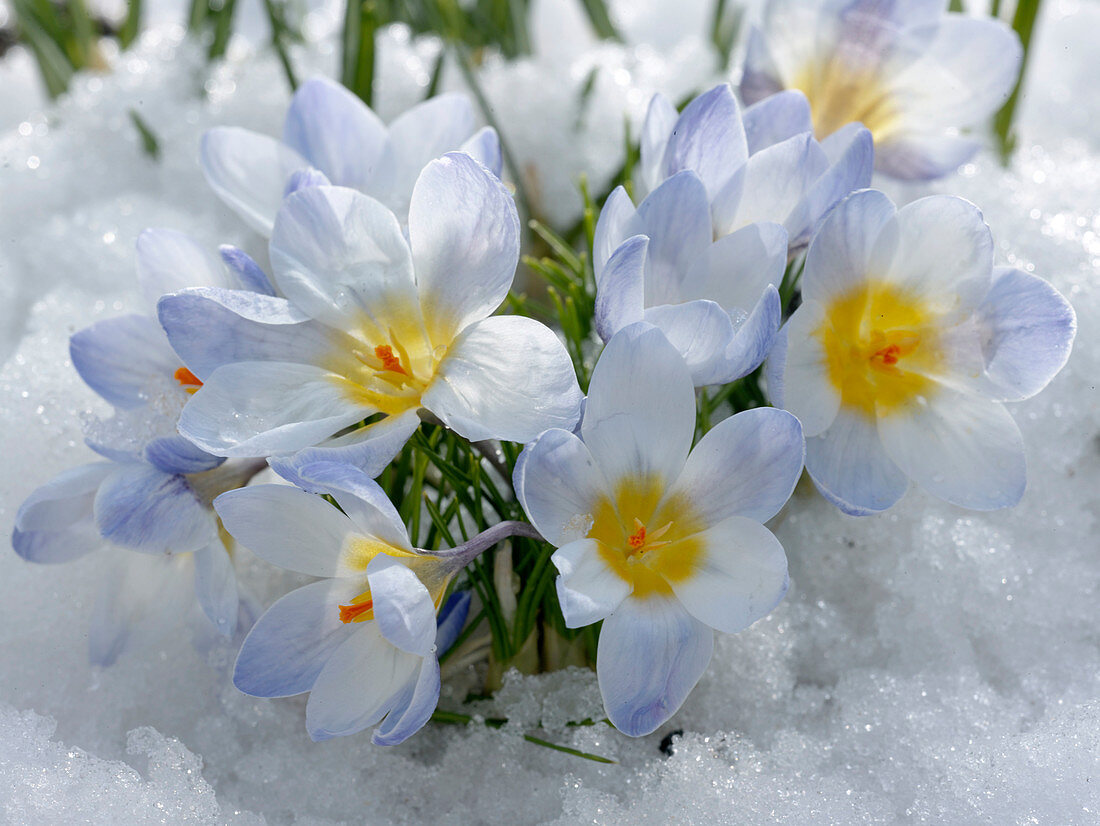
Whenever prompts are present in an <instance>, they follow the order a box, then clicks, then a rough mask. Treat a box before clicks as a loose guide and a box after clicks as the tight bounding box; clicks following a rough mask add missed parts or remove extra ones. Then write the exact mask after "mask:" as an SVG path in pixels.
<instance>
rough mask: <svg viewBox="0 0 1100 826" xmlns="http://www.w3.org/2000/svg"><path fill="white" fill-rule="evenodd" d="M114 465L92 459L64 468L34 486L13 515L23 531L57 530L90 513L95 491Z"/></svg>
mask: <svg viewBox="0 0 1100 826" xmlns="http://www.w3.org/2000/svg"><path fill="white" fill-rule="evenodd" d="M116 467H117V465H115V464H113V463H111V462H92V463H91V464H87V465H81V466H80V467H75V468H71V469H69V470H66V471H64V472H62V473H60V474H58V475H57V476H55V477H54V478H53V479H51V480H50V481H49V482H47V483H46V484H44V485H42V486H41V487H39V488H36V489H35V490H34V492H33V493H31V495H30V496H28V497H27V498H26V500H25V501H24V502H23V504H22V505H20V506H19V511H18V512H17V513H16V515H15V527H17V528H19V529H20V530H23V531H49V530H59V529H61V528H64V527H67V526H69V525H72V524H74V523H76V522H79V521H80V520H82V519H84V518H86V517H88V516H89V515H91V512H92V502H93V501H94V499H95V494H96V491H97V490H99V486H100V485H101V484H103V481H104V480H105V479H106V478H107V477H108V476H110V475H111V474H112V473H113V472H114V471H115V469H116Z"/></svg>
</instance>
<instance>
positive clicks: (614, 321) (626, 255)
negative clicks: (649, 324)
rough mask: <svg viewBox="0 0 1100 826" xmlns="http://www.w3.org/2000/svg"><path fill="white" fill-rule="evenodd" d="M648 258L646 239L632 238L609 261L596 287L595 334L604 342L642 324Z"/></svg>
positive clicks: (647, 240)
mask: <svg viewBox="0 0 1100 826" xmlns="http://www.w3.org/2000/svg"><path fill="white" fill-rule="evenodd" d="M648 255H649V239H648V238H647V237H646V236H644V235H634V236H632V237H630V238H628V239H627V240H626V241H624V242H623V243H622V244H621V245H620V246H619V247H618V249H616V250H615V252H614V254H613V255H612V256H611V258H610V259H608V261H607V265H606V266H605V267H604V270H603V272H602V273H601V275H600V279H599V281H598V283H597V286H596V315H595V322H596V332H598V333H599V335H600V338H602V339H603V340H604V341H607V340H609V339H610V338H611V336H613V335H615V333H617V332H618V331H619V330H621V329H622V328H623V327H626V326H627V325H628V324H633V323H635V322H637V321H641V320H642V316H643V313H644V311H645V288H646V259H647V258H648Z"/></svg>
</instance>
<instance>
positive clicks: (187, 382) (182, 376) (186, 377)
mask: <svg viewBox="0 0 1100 826" xmlns="http://www.w3.org/2000/svg"><path fill="white" fill-rule="evenodd" d="M172 377H173V378H175V380H176V381H178V382H179V383H180V385H182V386H183V389H184V390H186V391H187V392H188V393H196V392H198V389H199V388H200V387H202V382H201V381H199V377H198V376H196V375H195V374H194V373H192V372H191V371H190V370H188V369H187V368H186V367H181V368H179V369H178V370H176V372H175V373H173V374H172Z"/></svg>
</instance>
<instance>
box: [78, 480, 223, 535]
mask: <svg viewBox="0 0 1100 826" xmlns="http://www.w3.org/2000/svg"><path fill="white" fill-rule="evenodd" d="M94 509H95V521H96V525H98V526H99V532H100V534H102V535H103V537H104V538H105V539H109V540H111V541H112V542H115V543H117V544H119V545H122V546H124V547H127V548H134V549H137V550H139V551H144V552H146V553H163V552H169V553H173V552H174V553H183V552H187V551H195V550H198V549H199V548H203V547H205V546H206V545H208V544H209V543H210V542H212V541H213V540H214V538H215V536H216V528H215V524H214V521H215V520H214V514H213V513H211V511H210V508H209V507H207V506H206V505H205V504H203V502H202V501H200V500H199V497H198V496H197V495H196V493H195V491H194V489H193V488H192V487H191V486H190V485H189V484H188V482H187V480H186V479H185V478H184V477H183V476H180V475H178V474H168V473H164V472H163V471H160V470H157V469H156V468H155V467H153V466H151V465H147V464H145V463H143V462H135V463H128V464H119V465H116V466H115V471H114V473H112V474H111V475H110V476H108V477H107V478H106V479H105V480H104V481H103V483H102V484H101V485H100V486H99V490H98V491H97V492H96V497H95V505H94Z"/></svg>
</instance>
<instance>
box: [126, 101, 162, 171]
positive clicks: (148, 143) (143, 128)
mask: <svg viewBox="0 0 1100 826" xmlns="http://www.w3.org/2000/svg"><path fill="white" fill-rule="evenodd" d="M130 121H131V122H132V123H133V124H134V128H135V129H137V131H138V136H139V137H140V138H141V148H142V149H144V150H145V154H146V155H148V156H149V157H150V158H152V159H153V160H154V161H156V160H159V159H160V142H159V141H158V140H157V136H156V134H155V133H154V132H153V130H152V129H150V128H149V125H148V124H147V123H146V122H145V121H144V119H142V117H141V115H139V114H138V112H137V109H130Z"/></svg>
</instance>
